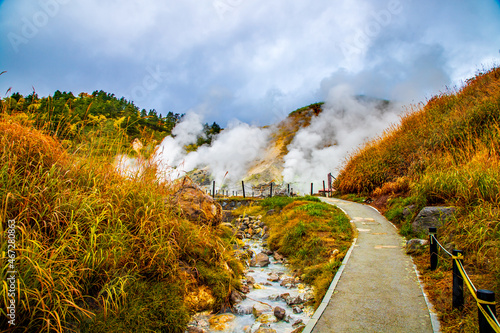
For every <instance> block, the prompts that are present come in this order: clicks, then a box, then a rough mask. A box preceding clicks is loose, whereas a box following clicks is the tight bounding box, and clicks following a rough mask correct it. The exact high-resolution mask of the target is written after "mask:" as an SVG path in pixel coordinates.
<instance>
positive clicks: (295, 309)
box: [292, 306, 302, 314]
mask: <svg viewBox="0 0 500 333" xmlns="http://www.w3.org/2000/svg"><path fill="white" fill-rule="evenodd" d="M292 311H293V313H295V314H299V313H302V309H301V308H300V307H298V306H294V307H293V308H292Z"/></svg>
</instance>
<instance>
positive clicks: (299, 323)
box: [292, 319, 304, 328]
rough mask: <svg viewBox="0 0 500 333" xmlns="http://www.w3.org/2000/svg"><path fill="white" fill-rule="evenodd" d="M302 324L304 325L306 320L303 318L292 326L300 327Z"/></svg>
mask: <svg viewBox="0 0 500 333" xmlns="http://www.w3.org/2000/svg"><path fill="white" fill-rule="evenodd" d="M301 325H304V322H303V321H302V319H299V320H297V321H296V322H295V323H293V324H292V327H293V328H295V327H298V326H301Z"/></svg>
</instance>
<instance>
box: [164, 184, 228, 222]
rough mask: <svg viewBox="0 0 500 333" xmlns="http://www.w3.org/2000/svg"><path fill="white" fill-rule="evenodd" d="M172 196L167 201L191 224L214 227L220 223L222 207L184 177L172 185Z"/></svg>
mask: <svg viewBox="0 0 500 333" xmlns="http://www.w3.org/2000/svg"><path fill="white" fill-rule="evenodd" d="M174 191H175V192H174V195H173V196H172V197H171V198H170V199H169V200H170V201H171V203H172V204H173V205H177V206H178V207H180V209H181V211H182V214H183V216H184V217H185V218H186V219H188V220H190V221H193V222H199V223H202V224H207V225H212V226H216V225H218V224H219V223H221V221H222V207H221V206H220V205H219V204H218V203H217V202H216V201H215V200H214V199H213V198H212V197H211V196H209V195H207V194H206V193H205V192H204V191H203V190H202V189H200V188H199V187H198V185H196V184H195V183H193V181H191V179H189V178H188V177H184V178H183V179H182V180H180V181H178V182H176V183H175V184H174Z"/></svg>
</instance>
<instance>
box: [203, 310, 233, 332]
mask: <svg viewBox="0 0 500 333" xmlns="http://www.w3.org/2000/svg"><path fill="white" fill-rule="evenodd" d="M235 318H236V316H235V315H233V314H231V313H224V314H220V315H216V316H213V317H212V318H210V319H209V320H208V322H209V323H210V329H211V330H214V331H224V330H225V329H227V328H228V326H229V325H228V323H229V322H231V321H233V320H234V319H235Z"/></svg>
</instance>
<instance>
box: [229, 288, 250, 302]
mask: <svg viewBox="0 0 500 333" xmlns="http://www.w3.org/2000/svg"><path fill="white" fill-rule="evenodd" d="M230 298H231V302H232V303H233V304H236V303H239V302H241V301H243V300H244V299H245V298H247V297H246V296H245V295H243V294H241V293H240V292H239V291H237V290H233V291H231V297H230Z"/></svg>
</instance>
